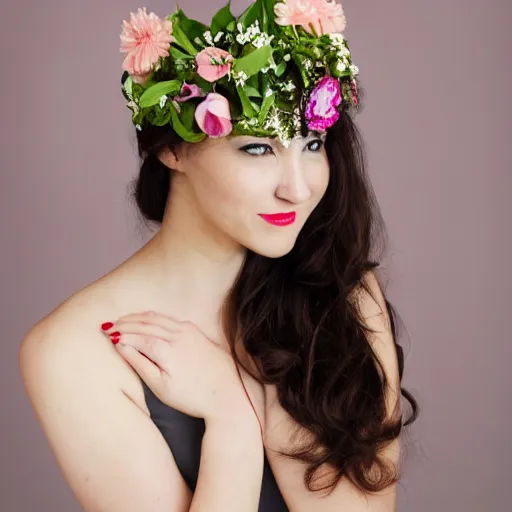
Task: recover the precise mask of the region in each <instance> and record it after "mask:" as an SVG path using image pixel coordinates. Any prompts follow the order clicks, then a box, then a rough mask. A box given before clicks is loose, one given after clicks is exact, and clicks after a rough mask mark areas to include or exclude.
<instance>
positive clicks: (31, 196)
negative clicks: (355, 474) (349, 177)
mask: <svg viewBox="0 0 512 512" xmlns="http://www.w3.org/2000/svg"><path fill="white" fill-rule="evenodd" d="M224 4H225V2H224V1H222V2H220V1H215V2H214V1H210V0H208V1H206V0H182V1H181V2H180V6H181V7H182V8H183V9H184V10H185V12H186V13H187V14H188V15H189V17H193V18H197V19H199V20H201V21H203V22H204V23H206V24H209V23H210V20H211V17H212V15H213V14H214V12H215V11H216V10H217V9H219V8H220V7H222V6H223V5H224ZM143 5H146V6H147V7H148V10H149V11H154V12H155V13H156V14H158V15H159V16H160V17H163V16H166V15H168V14H170V13H171V12H173V11H174V8H175V3H174V2H169V1H162V0H160V1H159V0H153V1H152V2H150V3H146V4H138V3H137V2H135V1H132V0H129V1H128V0H123V1H122V0H110V1H109V2H104V1H100V0H87V1H85V0H82V1H79V0H66V1H64V0H46V1H45V2H41V1H39V0H2V15H3V20H2V30H1V31H0V41H1V48H2V64H1V70H2V75H1V89H0V91H1V93H0V107H1V116H0V123H1V132H2V133H1V137H0V143H1V151H0V165H1V175H0V179H1V182H0V194H1V201H0V209H1V210H0V213H1V219H2V225H1V231H0V244H1V245H0V247H1V265H0V290H1V292H0V293H1V306H2V307H1V309H0V315H1V317H0V326H1V338H0V342H1V348H2V353H1V357H0V399H1V404H0V407H1V409H0V410H1V420H0V421H1V429H0V510H2V511H5V512H11V511H12V512H32V511H34V512H56V511H57V512H61V511H65V512H77V511H79V510H80V507H79V505H78V504H77V503H76V502H75V500H74V498H73V495H72V493H71V491H70V490H69V489H68V487H67V485H66V483H65V481H64V479H63V477H62V476H61V474H60V472H59V470H58V468H57V465H56V462H55V460H54V457H53V455H52V453H51V451H50V450H49V448H48V445H47V443H46V440H45V438H44V436H43V434H42V431H41V430H40V427H39V425H38V424H37V422H36V419H35V416H34V414H33V412H32V409H31V407H30V405H29V403H28V399H27V397H26V396H25V393H24V390H23V387H22V383H21V378H20V375H19V367H18V347H19V343H20V342H21V339H22V338H23V336H24V334H25V333H26V332H27V331H28V329H29V328H30V327H31V326H32V325H33V324H34V323H35V322H36V321H37V320H39V319H40V318H41V317H42V316H44V315H46V314H47V313H48V312H49V311H51V310H52V309H53V308H55V307H56V306H57V305H58V304H59V303H60V302H62V301H63V300H64V299H65V298H67V297H68V296H69V295H71V294H72V293H74V292H75V291H77V290H79V289H81V288H82V287H84V286H86V285H87V284H88V283H90V282H91V281H93V280H95V279H97V278H98V277H99V276H101V275H103V274H104V273H106V272H108V271H109V270H111V269H112V268H113V267H114V266H116V265H117V264H118V263H120V262H121V261H122V260H123V259H125V258H126V257H128V256H129V255H130V254H131V253H132V252H134V251H135V250H136V249H137V248H139V247H140V245H141V244H142V243H143V242H144V241H145V236H146V234H145V233H144V232H143V231H142V229H141V226H140V225H139V224H137V222H136V217H135V209H134V208H133V207H132V205H131V204H130V203H129V201H128V198H127V185H128V182H129V181H130V180H131V179H132V177H133V176H134V175H135V173H136V172H137V165H136V164H137V162H136V158H135V146H134V128H133V126H132V125H131V122H130V111H129V110H128V108H127V107H126V106H125V101H124V98H123V96H122V94H121V90H120V77H121V62H122V54H121V53H120V52H119V34H120V31H121V23H122V20H123V19H128V17H129V13H130V12H131V11H133V12H135V11H136V10H137V8H138V7H141V6H143ZM247 5H248V1H247V0H244V1H242V0H238V1H235V0H233V2H232V11H233V12H234V14H235V15H239V14H240V13H241V12H242V11H243V9H244V8H245V7H246V6H247ZM343 7H344V9H345V13H346V16H347V21H348V25H347V29H346V32H345V36H346V37H347V39H348V40H349V44H350V48H351V51H352V55H353V59H354V63H355V64H356V65H357V66H358V67H359V69H360V79H361V81H362V83H363V84H364V87H365V90H366V101H365V110H364V111H363V112H362V113H361V114H360V116H359V117H358V119H357V121H358V123H359V126H360V128H361V129H362V131H363V135H364V138H365V143H366V147H367V154H368V163H369V172H370V175H371V178H372V181H373V184H374V187H375V190H376V193H377V195H378V199H379V201H380V205H381V207H382V211H383V214H384V217H385V219H386V222H387V226H388V230H389V235H390V240H391V246H390V253H389V261H387V262H386V264H385V266H386V269H387V275H388V287H387V289H386V291H387V294H388V298H389V299H390V300H391V302H392V303H393V304H394V305H395V307H396V308H397V310H398V312H399V313H400V315H401V317H402V319H403V321H404V323H405V326H406V337H405V339H404V341H403V346H404V349H405V353H406V371H405V378H404V381H403V386H404V387H406V388H407V389H409V390H410V391H411V392H412V393H413V394H414V396H415V397H416V399H417V400H418V401H419V403H420V406H421V408H422V413H421V416H420V419H419V420H418V421H417V422H416V423H415V424H414V429H413V430H412V431H411V433H410V434H409V435H408V439H409V441H408V454H407V459H406V465H405V468H404V469H405V476H404V478H403V480H402V482H401V486H400V488H399V500H398V502H399V506H398V510H399V511H400V512H404V511H407V512H432V511H436V512H444V511H447V512H448V511H449V512H481V511H483V510H485V511H500V512H501V511H504V510H509V509H510V503H509V502H510V484H509V479H510V474H511V472H510V458H511V452H512V449H511V444H512V443H511V442H510V432H511V431H512V421H511V406H510V403H511V402H510V397H509V393H510V390H511V380H512V377H511V372H510V370H509V368H510V362H511V360H512V348H511V347H512V339H511V338H512V336H511V329H510V316H511V315H510V305H511V302H510V296H511V293H512V279H511V273H510V272H511V271H510V254H511V249H512V245H511V236H510V235H511V231H512V230H511V227H510V225H511V223H512V208H511V205H510V199H509V198H510V194H511V190H512V179H511V164H512V158H511V151H510V134H511V122H510V119H511V116H512V101H511V99H510V91H511V86H512V80H511V74H512V72H511V58H510V54H511V51H512V45H511V35H510V34H511V31H510V24H511V22H512V3H511V2H510V0H487V1H486V2H481V1H476V0H428V1H426V0H424V1H420V0H387V1H386V2H382V1H377V0H364V1H363V0H346V1H345V2H344V3H343ZM347 512H348V511H347Z"/></svg>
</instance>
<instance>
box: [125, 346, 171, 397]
mask: <svg viewBox="0 0 512 512" xmlns="http://www.w3.org/2000/svg"><path fill="white" fill-rule="evenodd" d="M117 350H118V351H119V353H120V354H121V356H122V357H123V358H124V360H125V361H126V362H127V363H128V364H129V365H130V366H131V367H132V368H133V369H134V370H135V371H136V372H137V374H138V375H139V376H140V377H141V379H142V380H143V381H144V382H145V383H146V384H147V385H148V386H149V387H150V388H151V389H152V390H153V391H154V390H155V389H156V388H157V387H158V384H159V382H160V380H161V374H162V370H161V369H160V368H159V367H158V366H157V365H155V364H154V363H153V362H152V361H150V360H149V359H148V358H146V357H144V355H143V354H141V353H140V352H139V351H138V350H137V349H135V348H134V347H132V346H131V345H121V344H118V345H117Z"/></svg>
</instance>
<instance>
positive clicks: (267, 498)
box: [141, 379, 288, 512]
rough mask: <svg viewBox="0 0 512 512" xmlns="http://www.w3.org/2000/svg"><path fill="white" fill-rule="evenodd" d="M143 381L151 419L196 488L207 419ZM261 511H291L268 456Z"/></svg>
mask: <svg viewBox="0 0 512 512" xmlns="http://www.w3.org/2000/svg"><path fill="white" fill-rule="evenodd" d="M141 380H142V379H141ZM142 385H143V387H144V396H145V399H146V404H147V407H148V409H149V411H150V413H151V419H152V420H153V422H154V423H155V425H156V426H157V427H158V429H159V430H160V432H161V433H162V435H163V437H164V438H165V440H166V441H167V444H168V445H169V448H170V450H171V452H172V454H173V456H174V459H175V460H176V464H177V466H178V469H179V470H180V473H181V475H182V476H183V479H184V480H185V482H186V483H187V485H188V487H189V488H190V490H191V491H192V492H194V490H195V488H196V483H197V478H198V475H199V462H200V459H201V443H202V438H203V434H204V431H205V423H204V420H203V419H202V418H194V417H193V416H188V415H186V414H183V413H182V412H180V411H178V410H177V409H173V408H172V407H169V406H168V405H165V404H164V403H163V402H161V401H160V399H159V398H158V397H157V396H156V395H155V394H154V393H153V392H152V391H151V389H150V388H149V387H148V386H147V385H146V383H145V382H144V381H142ZM258 512H288V508H287V507H286V504H285V502H284V500H283V497H282V496H281V493H280V492H279V487H278V486H277V483H276V481H275V478H274V475H273V473H272V470H271V468H270V465H269V462H268V459H267V457H266V456H265V460H264V466H263V480H262V483H261V494H260V503H259V507H258Z"/></svg>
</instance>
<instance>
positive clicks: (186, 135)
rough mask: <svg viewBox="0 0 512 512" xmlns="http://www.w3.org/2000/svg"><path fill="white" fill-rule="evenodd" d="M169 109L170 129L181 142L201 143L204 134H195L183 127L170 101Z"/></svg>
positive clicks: (204, 136)
mask: <svg viewBox="0 0 512 512" xmlns="http://www.w3.org/2000/svg"><path fill="white" fill-rule="evenodd" d="M169 108H170V112H171V119H172V127H173V129H174V131H175V132H176V133H177V134H178V135H179V136H180V137H181V138H182V139H183V140H186V141H187V142H201V141H202V140H204V139H205V138H206V133H204V132H201V133H196V132H193V131H192V130H189V129H187V128H186V127H185V126H183V123H182V122H181V121H180V118H179V116H178V112H177V111H176V107H175V106H174V103H173V102H172V101H171V102H170V103H169Z"/></svg>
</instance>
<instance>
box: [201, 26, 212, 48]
mask: <svg viewBox="0 0 512 512" xmlns="http://www.w3.org/2000/svg"><path fill="white" fill-rule="evenodd" d="M203 36H204V38H205V40H206V42H207V43H208V44H209V45H210V46H213V39H212V33H211V31H210V30H207V31H206V32H205V33H204V34H203Z"/></svg>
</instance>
